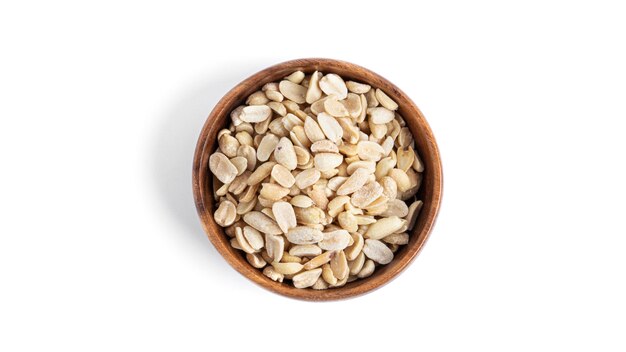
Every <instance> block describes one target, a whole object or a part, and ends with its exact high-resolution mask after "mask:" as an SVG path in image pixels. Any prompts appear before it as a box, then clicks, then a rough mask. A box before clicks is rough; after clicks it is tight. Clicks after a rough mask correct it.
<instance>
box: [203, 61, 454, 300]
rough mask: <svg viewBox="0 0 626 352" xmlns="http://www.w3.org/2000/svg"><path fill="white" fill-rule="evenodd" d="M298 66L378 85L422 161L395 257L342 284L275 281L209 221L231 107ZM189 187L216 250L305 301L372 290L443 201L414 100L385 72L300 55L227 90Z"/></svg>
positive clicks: (421, 235)
mask: <svg viewBox="0 0 626 352" xmlns="http://www.w3.org/2000/svg"><path fill="white" fill-rule="evenodd" d="M297 70H301V71H303V72H305V73H307V74H310V73H313V72H314V71H316V70H318V71H321V72H323V73H324V74H327V73H336V74H338V75H340V76H341V77H343V78H344V79H346V80H354V81H358V82H362V83H367V84H370V85H371V86H372V87H376V88H381V89H382V90H383V91H385V93H387V95H389V96H390V97H391V98H392V99H393V100H394V101H396V102H397V103H398V105H399V109H398V112H399V113H400V115H402V116H403V117H404V119H405V121H406V123H407V125H408V127H409V128H410V130H411V132H412V133H413V136H414V139H415V147H416V151H417V152H418V153H419V155H420V157H421V159H422V161H423V162H424V166H425V170H424V173H423V179H422V184H421V187H420V190H419V192H418V193H417V197H418V199H421V200H422V201H423V202H424V205H423V207H422V210H421V212H420V214H419V217H418V220H417V223H416V226H415V228H414V229H413V231H412V232H411V234H410V240H409V243H408V244H407V245H405V246H401V248H400V249H399V250H398V252H396V254H395V257H394V260H393V261H392V262H391V263H389V264H387V265H383V266H379V267H377V268H376V271H375V272H374V274H373V275H372V276H370V277H369V278H367V279H363V280H356V281H353V282H350V283H347V284H346V285H345V286H343V287H340V288H332V289H327V290H313V289H297V288H294V287H293V286H292V285H290V284H288V283H278V282H274V281H272V280H270V279H268V278H267V277H265V276H264V275H263V274H262V272H261V270H259V269H255V268H253V267H252V266H251V265H250V264H249V263H248V262H247V261H246V259H245V253H243V252H241V251H239V250H236V249H234V248H232V247H231V246H230V243H229V240H230V238H229V237H228V236H226V234H225V233H224V231H223V229H222V228H221V227H219V226H218V225H217V224H216V223H215V221H214V220H213V216H212V215H213V212H214V211H215V202H214V199H213V190H212V180H211V179H212V175H211V173H210V171H209V168H208V160H209V156H210V155H211V154H212V153H213V152H214V151H215V149H216V147H217V143H216V136H217V133H218V131H219V130H220V129H222V128H225V127H226V126H227V125H228V124H229V121H230V116H229V115H230V112H231V111H232V110H233V109H234V108H236V107H237V106H239V105H241V104H243V103H244V101H245V99H246V98H247V97H248V96H249V95H250V94H252V93H254V92H255V91H257V90H259V89H260V88H261V87H262V86H263V85H264V84H265V83H269V82H274V81H277V80H280V79H282V78H284V77H285V76H287V75H289V74H291V73H292V72H293V71H297ZM193 168H194V169H193V176H194V179H193V191H194V197H195V200H196V207H197V209H198V214H199V216H200V219H201V221H202V224H203V227H204V229H205V231H206V233H207V235H208V237H209V239H210V240H211V241H212V242H213V244H214V245H215V247H216V248H217V250H218V251H219V252H220V253H221V254H222V255H223V256H224V258H225V259H226V260H227V261H228V262H229V263H230V264H231V265H232V266H233V267H234V268H235V269H236V270H237V271H239V272H240V273H241V274H243V275H244V276H246V277H248V278H249V279H251V280H252V281H254V282H255V283H257V284H259V285H261V286H263V287H265V288H267V289H270V290H272V291H274V292H277V293H280V294H283V295H286V296H289V297H293V298H300V299H306V300H334V299H342V298H348V297H353V296H357V295H360V294H363V293H366V292H369V291H371V290H373V289H376V288H378V287H380V286H382V285H384V284H386V283H387V282H389V281H390V280H391V279H393V278H394V277H395V276H397V275H398V274H399V273H400V272H401V271H402V270H403V269H404V268H406V266H407V265H408V264H409V263H410V262H411V261H412V260H413V259H414V258H415V256H416V254H417V253H418V252H419V250H420V248H421V247H422V245H423V244H424V242H425V240H426V239H427V237H428V235H429V233H430V230H431V228H432V226H433V224H434V221H435V218H436V215H437V212H438V209H439V203H440V200H441V186H442V174H441V162H440V159H439V152H438V149H437V145H436V143H435V139H434V137H433V135H432V132H431V130H430V127H429V126H428V123H427V122H426V120H425V118H424V117H423V115H422V114H421V112H420V111H419V109H418V108H417V107H416V106H415V104H414V103H413V102H412V101H411V100H410V99H409V98H408V97H407V96H406V95H405V94H404V93H403V92H402V91H401V90H400V89H398V88H397V87H396V86H395V85H393V84H392V83H390V82H389V81H387V80H386V79H384V78H383V77H381V76H379V75H377V74H375V73H373V72H371V71H369V70H367V69H365V68H362V67H360V66H357V65H354V64H350V63H347V62H342V61H337V60H329V59H301V60H293V61H288V62H284V63H281V64H278V65H275V66H272V67H269V68H267V69H265V70H263V71H260V72H258V73H256V74H255V75H253V76H251V77H249V78H247V79H246V80H244V81H243V82H241V83H240V84H239V85H237V86H236V87H235V88H233V89H232V90H231V91H230V92H228V93H227V94H226V95H225V96H224V97H223V98H222V99H221V100H220V101H219V102H218V104H217V105H216V106H215V108H214V109H213V111H212V112H211V114H210V115H209V117H208V119H207V121H206V123H205V126H204V128H203V130H202V132H201V135H200V138H199V140H198V145H197V148H196V154H195V157H194V166H193Z"/></svg>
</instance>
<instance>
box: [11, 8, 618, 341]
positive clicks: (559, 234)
mask: <svg viewBox="0 0 626 352" xmlns="http://www.w3.org/2000/svg"><path fill="white" fill-rule="evenodd" d="M408 3H409V2H408V1H401V2H394V1H377V2H363V1H359V2H356V1H355V2H349V1H343V2H341V3H339V1H332V2H331V1H307V2H296V1H289V2H287V1H284V2H282V1H257V2H236V1H204V2H197V3H188V2H183V1H176V2H170V3H161V2H148V1H146V2H137V1H109V2H102V3H101V4H99V5H97V4H94V3H92V4H88V2H85V1H76V2H67V1H19V2H18V1H14V2H7V1H3V2H1V3H0V4H1V5H0V45H1V49H0V50H1V51H2V54H0V160H1V165H2V172H1V174H0V175H1V176H0V180H1V181H2V182H0V207H1V210H2V212H1V214H2V215H1V216H0V350H2V351H52V350H62V351H112V350H116V351H138V350H142V351H147V350H150V351H223V350H235V349H236V350H242V351H243V350H250V351H257V350H258V351H261V350H271V351H277V350H282V349H290V350H292V349H295V350H297V351H312V350H316V351H319V350H320V349H330V350H344V351H356V350H372V351H374V350H384V351H393V350H407V349H412V350H418V351H529V350H531V349H532V350H538V351H557V350H559V351H564V350H567V351H574V350H580V351H590V350H594V351H624V350H625V349H626V303H625V297H626V282H625V281H626V280H625V279H626V255H625V252H626V225H625V223H624V222H625V221H624V219H625V210H626V206H625V203H626V186H625V183H626V166H625V161H624V160H625V158H624V154H625V151H626V139H625V138H624V134H625V132H626V130H625V126H626V125H625V124H624V120H625V119H626V104H625V103H626V101H625V98H626V47H625V42H626V41H625V39H626V38H625V37H626V35H625V33H626V21H625V20H624V18H625V14H626V12H625V11H624V10H623V9H622V8H620V2H619V1H615V2H608V1H563V2H556V1H523V2H517V3H513V2H505V1H491V2H489V1H458V2H454V1H452V2H451V1H432V2H429V3H428V4H413V5H412V6H411V7H408V5H407V4H408ZM622 5H623V4H622ZM302 57H330V58H337V59H343V60H347V61H351V62H354V63H356V64H359V65H362V66H365V67H367V68H370V69H372V70H374V71H375V72H377V73H380V74H381V75H383V76H385V77H387V78H388V79H389V80H391V81H392V82H394V83H396V84H397V85H398V86H399V87H401V88H402V89H403V90H404V91H405V92H407V93H408V94H409V95H410V96H411V97H412V98H413V99H414V100H415V102H416V103H417V104H418V106H419V107H420V108H421V109H422V111H423V112H424V114H425V115H426V117H427V119H428V120H429V122H430V124H431V127H432V129H433V131H434V133H435V135H436V137H437V141H438V143H439V146H440V148H441V154H442V159H443V163H444V188H445V192H444V202H443V206H442V209H441V213H440V216H439V219H438V222H437V224H436V226H435V229H434V231H433V233H432V235H431V238H430V240H429V242H428V243H427V245H426V246H425V248H424V250H423V251H422V253H421V254H420V256H419V257H418V259H417V260H416V261H415V262H414V264H413V265H412V266H411V267H410V268H409V269H408V270H407V271H406V272H405V273H403V274H402V275H401V276H400V277H399V278H398V279H396V280H395V281H394V282H392V283H391V284H389V285H388V286H386V287H385V288H383V289H381V290H379V291H376V292H374V293H371V294H369V295H367V296H364V297H361V298H357V299H353V300H348V301H342V302H333V303H307V302H300V301H295V300H291V299H287V298H284V297H281V296H278V295H274V294H272V293H270V292H267V291H265V290H263V289H261V288H259V287H257V286H255V285H254V284H252V283H251V282H249V281H247V280H246V279H245V278H243V277H242V276H240V275H239V274H237V273H236V272H235V271H234V270H233V269H231V268H230V267H229V266H228V264H227V263H226V262H225V261H224V260H223V259H222V258H221V257H220V256H219V254H218V253H217V252H216V250H215V249H214V248H213V247H212V245H211V244H210V242H209V241H208V240H207V239H206V237H205V235H204V233H203V231H202V229H201V227H200V225H199V222H198V220H197V216H196V213H195V208H194V205H193V200H192V194H191V162H192V156H193V151H194V147H195V142H196V138H197V136H198V133H199V132H200V129H201V127H202V124H203V123H204V120H205V118H206V116H207V115H208V113H209V112H210V110H211V108H212V107H213V106H214V104H215V103H216V102H217V100H218V99H219V98H220V97H221V96H222V95H223V94H224V93H226V92H227V91H228V90H229V89H230V88H231V87H233V86H234V85H235V84H237V83H238V82H239V81H241V80H242V79H244V78H246V77H247V76H249V75H251V74H252V73H254V72H256V71H258V70H260V69H263V68H265V67H267V66H269V65H272V64H275V63H278V62H281V61H285V60H289V59H294V58H302Z"/></svg>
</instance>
